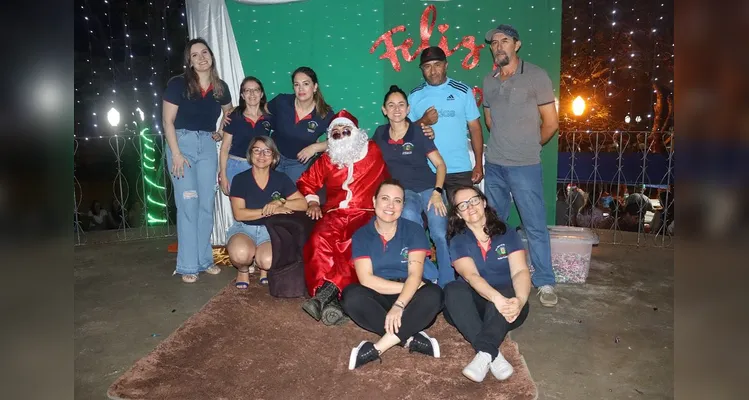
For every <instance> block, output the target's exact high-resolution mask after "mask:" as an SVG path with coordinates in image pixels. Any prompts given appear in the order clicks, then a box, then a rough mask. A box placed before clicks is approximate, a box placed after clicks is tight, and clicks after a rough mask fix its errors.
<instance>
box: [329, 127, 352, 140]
mask: <svg viewBox="0 0 749 400" xmlns="http://www.w3.org/2000/svg"><path fill="white" fill-rule="evenodd" d="M344 136H345V137H349V136H351V130H350V129H343V130H340V131H338V130H334V131H332V132H330V137H332V138H333V139H335V140H338V139H340V138H342V137H344Z"/></svg>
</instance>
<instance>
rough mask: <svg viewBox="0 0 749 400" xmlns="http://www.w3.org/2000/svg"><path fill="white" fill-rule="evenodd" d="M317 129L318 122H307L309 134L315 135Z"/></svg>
mask: <svg viewBox="0 0 749 400" xmlns="http://www.w3.org/2000/svg"><path fill="white" fill-rule="evenodd" d="M315 129H317V121H310V122H307V132H309V133H315Z"/></svg>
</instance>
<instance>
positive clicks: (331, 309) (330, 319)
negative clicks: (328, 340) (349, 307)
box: [322, 296, 350, 326]
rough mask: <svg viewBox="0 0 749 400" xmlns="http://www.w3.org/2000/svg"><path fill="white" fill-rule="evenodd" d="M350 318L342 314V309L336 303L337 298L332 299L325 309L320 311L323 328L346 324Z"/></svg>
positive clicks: (338, 303) (337, 302)
mask: <svg viewBox="0 0 749 400" xmlns="http://www.w3.org/2000/svg"><path fill="white" fill-rule="evenodd" d="M349 320H350V318H349V317H348V315H346V313H345V312H343V307H341V303H340V302H339V301H338V296H336V297H335V298H333V300H331V301H330V302H329V303H328V304H327V305H326V306H325V307H323V309H322V323H323V324H324V325H325V326H331V325H343V324H345V323H346V322H348V321H349Z"/></svg>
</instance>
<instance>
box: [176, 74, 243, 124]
mask: <svg viewBox="0 0 749 400" xmlns="http://www.w3.org/2000/svg"><path fill="white" fill-rule="evenodd" d="M221 85H223V87H224V93H223V95H222V96H221V97H219V98H216V97H215V96H214V92H213V86H210V87H209V88H208V91H206V92H204V93H201V94H198V95H193V96H192V98H188V97H187V83H186V82H185V77H184V76H182V75H177V76H175V77H173V78H172V79H170V80H169V83H167V84H166V90H164V96H163V99H164V101H168V102H170V103H172V104H174V105H176V106H179V109H177V117H176V118H175V119H174V129H187V130H191V131H208V132H213V131H215V130H216V122H217V121H218V117H219V116H220V115H221V106H224V105H227V104H230V103H231V93H229V86H228V85H227V84H226V82H224V81H221Z"/></svg>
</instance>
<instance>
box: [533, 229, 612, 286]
mask: <svg viewBox="0 0 749 400" xmlns="http://www.w3.org/2000/svg"><path fill="white" fill-rule="evenodd" d="M548 228H549V236H550V239H551V267H552V269H553V270H554V276H555V278H556V282H557V283H585V281H586V280H587V279H588V272H590V254H591V252H592V250H593V245H596V244H598V241H599V239H598V235H597V234H596V233H595V232H593V231H592V230H590V229H588V228H580V227H576V226H559V225H555V226H549V227H548ZM518 233H519V234H520V237H521V238H522V239H523V244H524V245H525V249H526V252H527V259H528V266H529V267H530V270H531V275H532V274H533V272H534V268H533V265H532V264H531V255H530V252H528V239H527V237H526V235H525V232H524V231H523V230H519V231H518Z"/></svg>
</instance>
